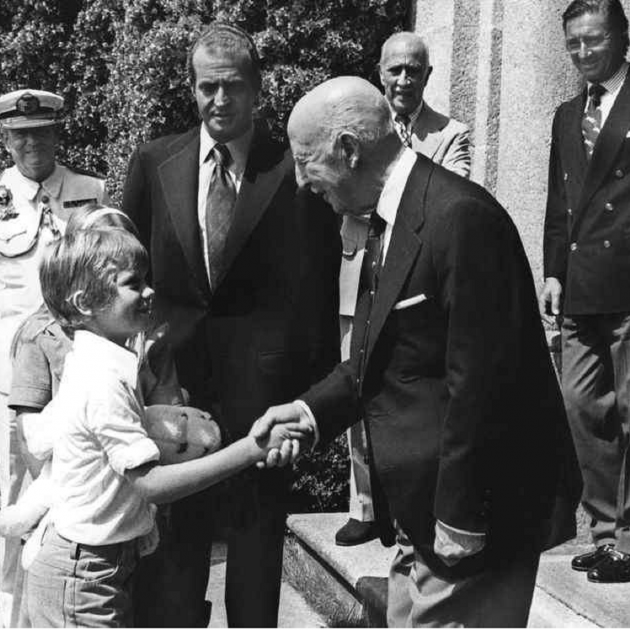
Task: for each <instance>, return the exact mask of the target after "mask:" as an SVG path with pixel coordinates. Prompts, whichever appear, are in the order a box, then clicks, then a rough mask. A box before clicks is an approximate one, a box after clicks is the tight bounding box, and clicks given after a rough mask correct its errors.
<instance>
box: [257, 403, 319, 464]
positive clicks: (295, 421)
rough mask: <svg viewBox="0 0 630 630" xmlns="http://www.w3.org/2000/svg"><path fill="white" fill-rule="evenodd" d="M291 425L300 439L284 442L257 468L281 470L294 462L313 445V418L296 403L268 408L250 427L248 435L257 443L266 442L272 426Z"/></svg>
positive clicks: (270, 452)
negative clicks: (304, 449) (305, 448)
mask: <svg viewBox="0 0 630 630" xmlns="http://www.w3.org/2000/svg"><path fill="white" fill-rule="evenodd" d="M286 423H291V425H292V428H293V429H294V430H297V431H298V432H299V433H300V434H301V437H300V438H299V439H296V438H291V439H286V440H284V442H283V444H282V447H281V448H280V449H277V448H274V449H271V450H270V451H269V453H268V454H267V458H266V459H265V460H264V461H261V462H258V464H257V466H258V468H275V467H278V468H281V467H283V466H286V465H287V464H292V463H293V462H295V460H296V459H297V457H298V456H299V454H300V452H301V451H302V449H303V448H304V447H305V446H306V447H307V448H308V447H310V446H311V445H312V444H313V441H314V438H315V431H316V427H315V424H314V420H313V418H312V417H311V416H310V415H309V414H308V413H307V411H306V409H305V408H304V407H303V406H302V405H301V404H300V403H298V402H292V403H287V404H285V405H278V406H276V407H270V408H269V409H268V410H267V411H266V412H265V414H264V415H262V416H261V417H260V418H258V420H256V422H254V425H253V426H252V428H251V430H250V432H249V434H250V435H251V436H252V437H253V438H255V439H256V440H257V441H259V440H266V439H267V438H268V436H269V434H270V432H271V431H272V430H273V428H274V426H276V425H281V424H286Z"/></svg>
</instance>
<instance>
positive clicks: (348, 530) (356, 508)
mask: <svg viewBox="0 0 630 630" xmlns="http://www.w3.org/2000/svg"><path fill="white" fill-rule="evenodd" d="M432 70H433V68H432V66H431V65H430V63H429V49H428V47H427V45H426V44H425V42H424V41H423V40H422V38H420V37H419V36H418V35H416V34H415V33H411V32H402V33H395V34H394V35H392V36H391V37H390V38H389V39H388V40H387V41H386V42H385V43H384V44H383V47H382V49H381V59H380V63H379V75H380V79H381V84H382V86H383V89H384V91H385V97H386V98H387V102H388V103H389V106H390V108H391V110H392V118H393V120H394V124H395V127H396V131H397V132H398V135H399V136H400V139H401V141H402V142H403V143H405V144H406V145H407V146H409V147H410V148H412V149H413V150H414V151H416V152H418V153H422V155H426V157H428V158H429V159H430V160H433V161H434V162H436V163H437V164H441V165H442V166H443V167H444V168H447V169H448V170H449V171H453V172H454V173H457V174H458V175H461V176H462V177H468V175H469V174H470V160H471V155H470V153H471V151H470V138H469V132H468V127H467V126H466V125H464V124H462V123H460V122H458V121H457V120H454V119H452V118H449V117H448V116H445V115H444V114H440V113H439V112H436V111H435V110H434V109H432V108H431V107H430V106H429V104H428V103H427V102H426V101H425V100H424V89H425V87H426V85H427V81H428V80H429V77H430V75H431V71H432ZM367 230H368V227H367V218H366V217H354V216H351V215H346V216H345V217H344V219H343V224H342V226H341V238H342V246H343V249H342V252H343V257H342V260H341V271H340V274H339V295H340V302H339V322H340V330H341V357H342V359H346V358H348V355H349V351H350V339H351V336H352V320H353V318H354V312H355V308H356V300H357V291H358V286H359V272H360V269H361V262H362V260H363V251H364V248H365V241H366V238H367ZM347 435H348V446H349V449H350V510H349V512H350V513H349V517H350V518H349V520H348V522H347V523H346V524H345V525H344V526H343V527H342V528H341V529H340V530H339V531H338V532H337V535H336V537H335V539H336V542H337V544H338V545H355V544H360V543H363V542H366V541H367V540H370V539H372V538H374V537H376V527H375V525H374V507H373V505H372V496H371V491H370V482H369V473H368V464H367V460H368V453H367V440H366V436H365V431H364V430H363V425H362V423H360V422H359V423H357V424H355V425H353V426H352V427H350V429H348V432H347Z"/></svg>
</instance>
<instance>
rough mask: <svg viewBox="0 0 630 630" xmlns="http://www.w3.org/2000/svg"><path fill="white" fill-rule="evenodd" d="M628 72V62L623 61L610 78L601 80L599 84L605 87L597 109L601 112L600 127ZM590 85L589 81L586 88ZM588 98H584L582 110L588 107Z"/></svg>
mask: <svg viewBox="0 0 630 630" xmlns="http://www.w3.org/2000/svg"><path fill="white" fill-rule="evenodd" d="M627 73H628V62H627V61H624V62H623V63H622V64H621V66H620V67H619V70H617V72H615V74H613V76H612V77H610V79H608V80H607V81H602V83H601V85H602V86H603V87H604V88H606V91H605V92H604V93H603V94H602V97H601V101H600V105H599V110H600V111H601V113H602V127H603V126H604V123H605V122H606V119H607V118H608V114H610V110H611V109H612V106H613V105H614V104H615V101H616V100H617V96H618V95H619V92H621V86H622V85H623V82H624V81H625V80H626V74H627ZM591 85H593V84H592V83H591V82H590V81H589V82H588V83H587V90H588V89H590V87H591ZM589 100H590V99H588V98H587V99H586V103H585V104H584V111H585V112H586V110H587V108H588V103H589Z"/></svg>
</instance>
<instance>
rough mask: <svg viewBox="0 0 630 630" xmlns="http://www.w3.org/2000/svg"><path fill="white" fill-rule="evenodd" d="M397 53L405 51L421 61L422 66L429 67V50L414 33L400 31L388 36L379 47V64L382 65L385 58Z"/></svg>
mask: <svg viewBox="0 0 630 630" xmlns="http://www.w3.org/2000/svg"><path fill="white" fill-rule="evenodd" d="M399 51H405V52H407V53H408V54H409V55H412V56H414V57H415V58H417V59H418V60H419V61H422V63H423V64H424V65H426V66H428V65H429V48H428V46H427V45H426V43H425V41H424V40H423V39H422V37H420V35H417V34H416V33H412V32H411V31H401V32H399V33H394V34H393V35H390V36H389V37H388V38H387V39H386V40H385V43H384V44H383V46H382V47H381V61H380V63H383V61H384V60H385V59H387V57H389V56H390V55H392V54H395V53H397V52H399Z"/></svg>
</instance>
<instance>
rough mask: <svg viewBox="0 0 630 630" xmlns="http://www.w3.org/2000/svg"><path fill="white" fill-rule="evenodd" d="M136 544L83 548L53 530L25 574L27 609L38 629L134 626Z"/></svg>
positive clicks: (85, 546) (48, 533) (83, 546)
mask: <svg viewBox="0 0 630 630" xmlns="http://www.w3.org/2000/svg"><path fill="white" fill-rule="evenodd" d="M136 562H137V544H136V541H135V540H132V541H129V542H124V543H118V544H114V545H99V546H92V545H81V544H78V543H74V542H72V541H70V540H67V539H66V538H63V537H62V536H60V535H59V534H58V533H57V532H56V530H55V529H54V527H52V526H51V527H49V528H48V530H47V531H46V533H45V535H44V543H43V546H42V548H41V549H40V551H39V553H38V554H37V557H36V558H35V561H34V562H33V564H32V565H31V567H30V568H29V570H28V572H27V586H26V592H27V606H28V613H29V617H30V621H31V624H32V625H33V626H34V627H56V628H77V627H85V628H90V627H91V628H95V627H99V628H121V627H130V626H132V625H133V616H132V603H131V585H132V580H131V576H132V573H133V571H134V569H135V566H136Z"/></svg>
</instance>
